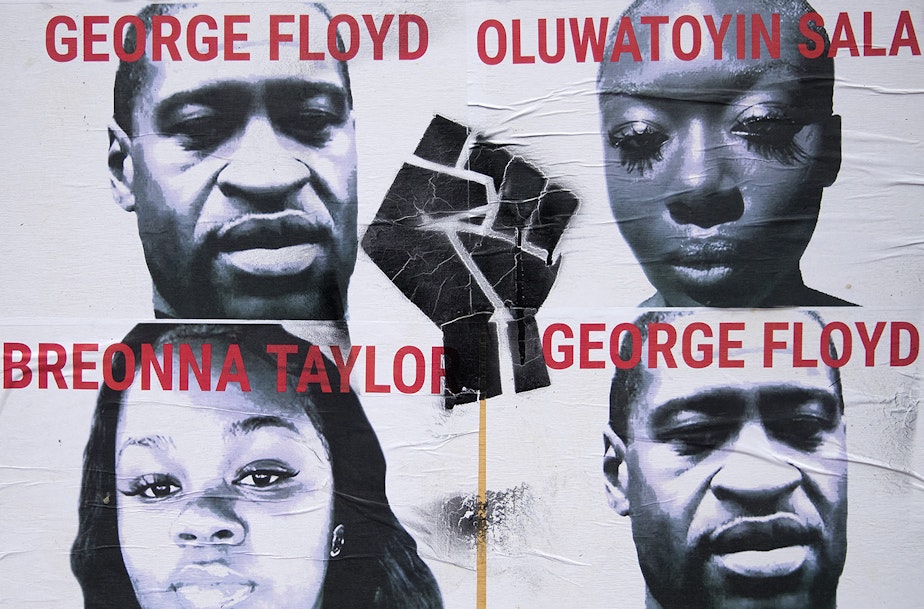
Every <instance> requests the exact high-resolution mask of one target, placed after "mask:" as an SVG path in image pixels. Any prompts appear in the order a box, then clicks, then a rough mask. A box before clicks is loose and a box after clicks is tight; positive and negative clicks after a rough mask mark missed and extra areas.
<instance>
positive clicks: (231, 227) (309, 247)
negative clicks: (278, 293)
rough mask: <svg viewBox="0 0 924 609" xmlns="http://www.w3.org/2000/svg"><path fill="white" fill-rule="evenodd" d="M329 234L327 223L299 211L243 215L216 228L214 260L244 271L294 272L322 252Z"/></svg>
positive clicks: (270, 274) (306, 266)
mask: <svg viewBox="0 0 924 609" xmlns="http://www.w3.org/2000/svg"><path fill="white" fill-rule="evenodd" d="M331 238H332V235H331V231H330V229H329V227H327V226H326V225H324V224H322V223H319V222H317V221H316V220H315V219H313V218H312V217H310V216H308V215H307V214H305V213H303V212H298V211H285V212H279V213H276V214H266V215H252V216H246V217H244V218H240V219H238V220H235V221H234V222H231V223H229V224H228V225H226V226H224V227H222V229H221V230H219V231H218V233H217V235H216V239H215V242H216V246H217V249H218V254H217V262H218V264H219V265H220V266H225V267H230V268H231V269H233V270H235V271H237V272H240V273H244V274H247V275H256V276H261V277H269V278H272V277H286V276H292V275H298V274H300V273H303V272H305V271H307V270H308V269H309V268H310V267H311V265H312V264H314V263H315V261H316V260H317V259H318V257H319V256H322V255H323V254H324V253H325V251H326V249H327V246H328V244H329V243H330V241H331Z"/></svg>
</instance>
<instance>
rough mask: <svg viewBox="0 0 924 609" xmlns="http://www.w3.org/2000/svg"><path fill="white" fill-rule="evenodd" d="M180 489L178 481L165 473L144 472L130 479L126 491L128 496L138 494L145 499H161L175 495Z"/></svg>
mask: <svg viewBox="0 0 924 609" xmlns="http://www.w3.org/2000/svg"><path fill="white" fill-rule="evenodd" d="M181 490H182V487H181V486H180V483H179V481H177V479H176V478H174V477H173V476H170V475H167V474H146V475H144V476H140V477H139V478H136V479H135V480H133V481H132V483H131V485H130V486H129V490H128V492H126V493H124V494H125V495H127V496H129V497H134V496H140V497H144V498H145V499H163V498H165V497H170V496H172V495H176V494H177V493H179V492H180V491H181Z"/></svg>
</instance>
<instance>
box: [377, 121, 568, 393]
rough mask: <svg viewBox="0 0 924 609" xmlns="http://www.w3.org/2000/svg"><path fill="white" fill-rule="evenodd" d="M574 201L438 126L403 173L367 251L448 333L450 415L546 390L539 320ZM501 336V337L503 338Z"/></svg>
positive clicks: (458, 131) (456, 127)
mask: <svg viewBox="0 0 924 609" xmlns="http://www.w3.org/2000/svg"><path fill="white" fill-rule="evenodd" d="M577 206H578V200H577V198H576V197H575V196H574V194H572V193H571V192H570V191H568V190H565V189H564V188H562V187H560V186H558V185H556V184H554V183H552V182H551V181H550V180H549V179H548V178H547V177H546V176H544V175H543V174H542V172H540V171H539V170H538V169H536V168H535V167H534V166H532V165H530V164H529V163H527V162H526V161H525V160H524V159H523V158H521V157H520V156H517V154H516V153H515V152H513V151H511V149H510V148H509V147H507V146H502V145H497V144H491V143H489V142H485V141H481V140H480V139H479V138H478V137H477V136H476V135H475V134H472V133H471V132H470V130H469V129H468V128H467V127H466V126H464V125H460V124H459V123H456V122H453V121H451V120H449V119H447V118H444V117H442V116H436V117H435V118H434V119H433V121H431V123H430V126H429V127H428V128H427V130H426V132H425V133H424V135H423V138H422V139H421V141H420V144H419V145H418V146H417V150H416V151H415V153H414V157H413V158H412V159H411V160H409V161H408V162H407V163H405V164H404V166H403V167H402V168H401V170H400V171H399V172H398V175H397V177H396V178H395V181H394V183H393V184H392V186H391V189H390V190H389V191H388V194H387V195H386V196H385V200H384V201H383V202H382V205H381V207H380V208H379V211H378V213H377V214H376V217H375V220H374V221H373V222H372V224H371V225H370V226H369V229H368V230H367V231H366V234H365V237H364V238H363V243H362V245H363V249H364V250H365V251H366V253H367V254H369V256H370V257H371V258H372V260H374V261H375V263H376V264H377V265H378V266H379V268H381V269H382V271H384V272H385V274H386V275H388V277H389V278H390V279H391V280H392V282H394V284H395V285H396V286H397V287H398V288H399V289H400V290H401V291H402V292H403V293H404V294H405V295H406V296H407V297H408V298H409V299H410V300H411V302H413V303H414V304H415V305H417V306H418V307H419V308H420V310H421V311H423V312H424V313H425V314H426V315H427V316H428V317H429V318H430V319H431V320H433V322H434V323H436V324H437V325H438V326H439V327H440V328H441V329H442V331H443V343H444V347H445V352H446V395H445V397H446V405H447V407H450V408H451V407H453V406H454V405H456V404H462V403H466V402H472V401H474V400H476V399H479V398H488V397H493V396H496V395H498V394H500V393H501V375H500V359H499V358H500V351H508V350H509V353H510V357H511V361H512V364H513V376H514V390H515V391H516V392H518V393H519V392H521V391H529V390H530V389H535V388H537V387H545V386H547V385H548V384H549V376H548V371H547V370H546V367H545V362H544V361H543V359H542V346H541V344H540V338H539V329H538V326H537V324H536V319H535V314H536V311H537V310H538V309H539V307H540V306H542V303H543V302H545V299H546V297H547V296H548V294H549V291H550V290H551V289H552V284H553V283H554V282H555V278H556V276H557V274H558V268H559V263H560V259H559V258H557V257H556V256H555V247H556V246H557V245H558V242H559V240H560V239H561V236H562V233H563V232H564V230H565V227H566V226H567V224H568V222H569V221H570V219H571V217H572V216H573V215H574V212H575V210H576V209H577ZM498 328H500V329H501V332H502V334H498Z"/></svg>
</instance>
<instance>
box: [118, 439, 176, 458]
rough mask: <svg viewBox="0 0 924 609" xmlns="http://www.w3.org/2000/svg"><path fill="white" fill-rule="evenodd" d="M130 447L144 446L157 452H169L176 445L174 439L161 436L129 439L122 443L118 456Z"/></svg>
mask: <svg viewBox="0 0 924 609" xmlns="http://www.w3.org/2000/svg"><path fill="white" fill-rule="evenodd" d="M129 446H143V447H145V448H155V449H157V450H160V451H163V452H167V451H169V450H170V449H171V448H173V447H174V444H173V440H172V439H170V438H168V437H166V436H162V435H160V434H154V435H150V436H144V437H141V438H128V439H126V440H125V441H124V442H122V446H120V447H119V452H118V453H117V456H118V455H121V454H122V451H124V450H125V449H126V448H128V447H129Z"/></svg>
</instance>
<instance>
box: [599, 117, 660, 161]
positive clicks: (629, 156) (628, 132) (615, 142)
mask: <svg viewBox="0 0 924 609" xmlns="http://www.w3.org/2000/svg"><path fill="white" fill-rule="evenodd" d="M668 139H669V138H668V136H667V134H665V133H663V132H661V131H659V130H657V129H655V128H654V127H652V126H651V125H649V124H648V123H645V122H642V121H636V122H634V123H628V124H625V125H620V126H619V127H616V128H615V129H613V130H612V131H610V133H609V142H610V146H612V147H613V148H615V149H616V150H618V151H619V164H620V165H622V166H623V167H625V168H626V171H627V172H628V173H632V172H633V171H635V170H636V169H637V170H639V172H640V173H642V174H644V173H645V172H646V171H648V170H650V169H651V168H652V167H653V166H654V164H655V163H656V162H658V161H660V160H661V159H662V158H663V156H662V150H663V148H664V144H665V143H666V142H667V140H668Z"/></svg>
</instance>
